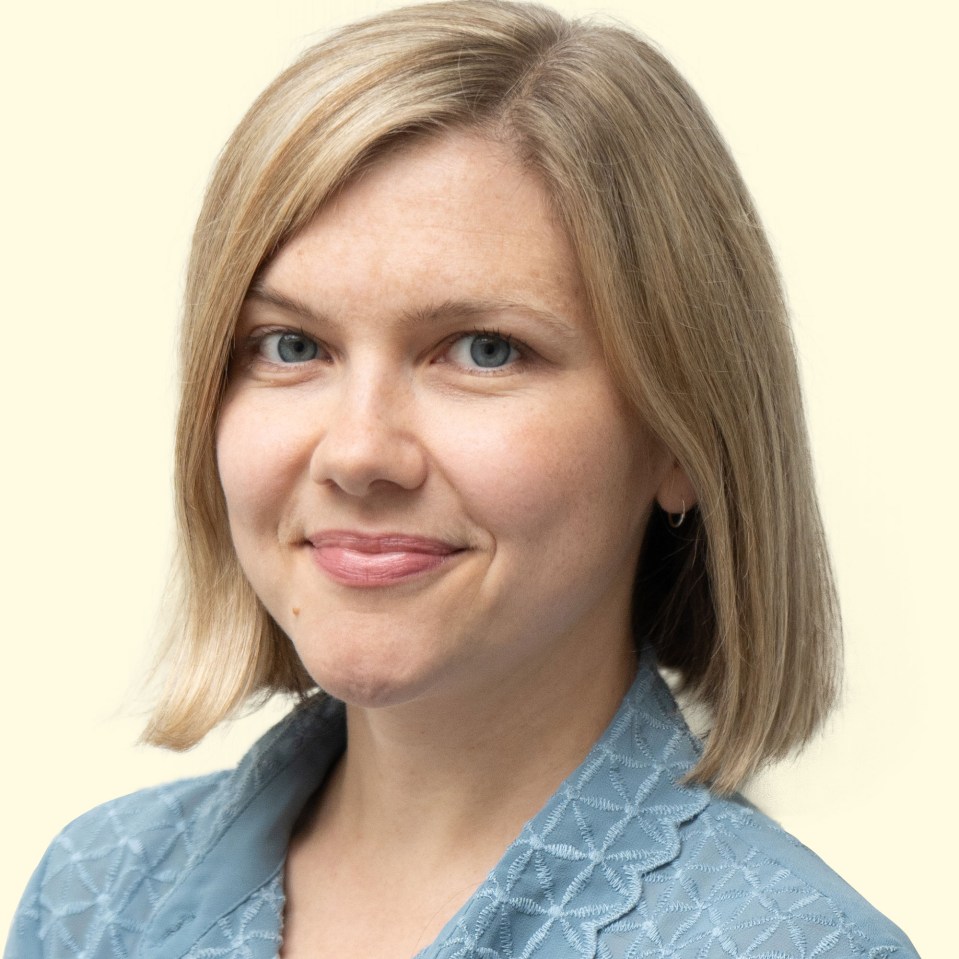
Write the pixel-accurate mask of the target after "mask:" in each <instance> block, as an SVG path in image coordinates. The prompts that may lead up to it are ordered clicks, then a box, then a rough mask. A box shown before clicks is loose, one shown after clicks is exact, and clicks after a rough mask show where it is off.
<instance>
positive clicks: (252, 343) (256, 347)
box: [243, 326, 530, 376]
mask: <svg viewBox="0 0 959 959" xmlns="http://www.w3.org/2000/svg"><path fill="white" fill-rule="evenodd" d="M284 334H292V335H293V336H301V337H303V339H305V340H308V341H309V342H311V343H315V344H316V346H317V348H318V349H319V351H320V353H321V354H322V353H325V352H326V351H325V349H324V347H323V344H322V342H320V341H319V340H317V339H316V338H315V337H313V336H310V334H309V333H307V332H306V331H305V330H303V329H302V328H300V327H291V326H277V327H270V328H267V329H262V330H259V331H257V332H256V333H253V334H251V335H250V336H248V337H247V338H246V341H245V343H244V349H243V352H244V353H245V354H246V356H247V357H248V358H249V363H250V365H252V364H254V363H257V362H260V363H266V364H267V365H269V366H271V367H274V368H276V369H295V368H296V367H297V366H305V365H307V363H312V362H315V361H317V360H321V359H322V356H317V357H315V358H313V359H311V360H306V361H304V362H303V363H276V362H274V361H273V360H269V359H267V358H266V357H264V356H263V353H262V350H263V344H264V343H265V342H266V340H268V339H269V338H270V337H271V336H283V335H284ZM483 336H485V337H490V338H492V339H498V340H502V341H503V342H504V343H506V344H507V346H509V348H510V351H511V352H512V351H514V350H515V351H516V353H517V354H518V357H517V358H516V359H515V360H514V361H513V362H512V363H509V364H507V365H506V366H501V367H490V368H489V369H485V370H484V369H482V368H479V367H475V368H471V369H470V370H469V372H470V373H471V374H472V375H475V376H496V375H501V374H502V373H504V372H505V371H506V370H513V369H515V368H516V367H518V366H521V365H524V364H525V363H526V362H528V358H529V353H530V350H529V348H528V347H527V346H526V344H525V343H523V342H521V341H520V340H517V339H516V338H515V337H514V336H512V335H510V334H509V333H504V332H502V331H501V330H498V329H495V328H488V327H482V328H478V329H474V330H464V331H462V332H459V333H455V334H454V335H452V336H450V337H448V338H447V339H446V340H445V341H444V346H443V351H442V355H443V356H445V355H447V354H448V353H449V352H450V350H451V349H452V348H453V346H455V344H457V343H459V342H460V341H461V340H465V339H468V338H469V337H483Z"/></svg>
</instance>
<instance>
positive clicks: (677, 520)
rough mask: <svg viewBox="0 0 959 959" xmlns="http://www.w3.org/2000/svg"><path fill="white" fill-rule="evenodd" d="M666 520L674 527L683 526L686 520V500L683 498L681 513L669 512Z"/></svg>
mask: <svg viewBox="0 0 959 959" xmlns="http://www.w3.org/2000/svg"><path fill="white" fill-rule="evenodd" d="M666 522H667V523H669V525H670V526H671V527H672V528H673V529H679V527H680V526H682V525H683V523H685V522H686V500H683V511H682V512H681V513H679V514H676V513H667V514H666Z"/></svg>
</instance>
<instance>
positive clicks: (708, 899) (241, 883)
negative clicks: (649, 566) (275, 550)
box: [5, 663, 916, 959]
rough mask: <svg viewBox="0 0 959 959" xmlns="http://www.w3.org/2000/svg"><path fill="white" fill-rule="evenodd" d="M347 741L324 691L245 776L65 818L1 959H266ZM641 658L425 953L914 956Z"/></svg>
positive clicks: (337, 710) (268, 742)
mask: <svg viewBox="0 0 959 959" xmlns="http://www.w3.org/2000/svg"><path fill="white" fill-rule="evenodd" d="M344 743H345V722H344V718H343V707H342V704H339V703H337V702H335V701H333V700H330V699H325V698H323V697H316V698H315V699H313V700H310V701H309V702H307V703H305V704H303V705H302V706H300V707H299V708H297V709H296V710H294V711H293V712H292V713H291V714H290V716H288V717H287V718H286V719H285V720H284V721H283V722H281V723H280V724H279V725H278V726H276V727H274V729H273V730H271V731H270V732H269V733H267V734H266V736H264V737H263V738H262V739H261V740H260V741H259V742H258V743H257V744H256V745H255V746H254V747H253V749H252V750H251V751H250V752H249V754H248V755H247V756H246V757H245V759H244V760H243V761H242V763H241V764H240V765H239V766H238V767H237V768H236V769H235V770H234V771H232V772H229V773H218V774H214V775H211V776H205V777H201V778H198V779H192V780H186V781H183V782H179V783H174V784H172V785H168V786H161V787H159V788H154V789H147V790H144V791H142V792H139V793H134V794H133V795H131V796H126V797H124V798H122V799H118V800H115V801H113V802H111V803H107V804H106V805H104V806H100V807H99V808H97V809H94V810H93V811H92V812H89V813H87V814H86V815H85V816H82V817H80V818H79V819H78V820H76V821H75V822H74V823H72V824H71V825H70V826H68V827H67V828H66V829H65V830H64V831H63V832H62V833H61V834H60V835H59V836H58V837H57V838H56V839H55V840H54V841H53V843H52V844H51V846H50V848H49V850H48V851H47V853H46V855H45V856H44V859H43V861H42V862H41V863H40V865H39V866H38V868H37V870H36V873H35V874H34V876H33V878H32V880H31V882H30V884H29V886H28V887H27V890H26V892H25V894H24V897H23V902H22V903H21V906H20V909H19V911H18V912H17V915H16V917H15V919H14V925H13V929H12V931H11V936H10V940H9V943H8V946H7V950H6V952H5V956H6V957H7V959H40V957H43V959H66V957H69V959H121V957H123V959H126V957H138V959H161V957H162V959H178V957H190V959H213V957H220V956H223V957H240V959H272V957H275V956H276V954H277V951H278V949H279V944H280V935H281V927H282V917H283V904H284V896H283V886H282V879H283V864H284V859H285V853H286V848H287V845H288V841H289V836H290V832H291V830H292V828H293V824H294V823H295V821H296V818H297V816H298V814H299V812H300V811H301V810H302V808H303V806H304V804H305V803H306V801H307V800H308V798H309V796H310V795H311V794H312V793H313V791H314V790H315V789H316V788H317V786H318V785H319V784H320V783H321V782H322V779H323V777H324V776H325V775H326V772H327V771H328V770H329V768H330V767H331V765H332V764H333V763H334V762H335V760H336V758H337V757H338V756H339V754H340V752H341V751H342V749H343V748H344ZM698 748H699V746H698V743H697V742H696V740H695V739H694V738H693V737H692V736H691V735H690V733H689V731H688V730H687V728H686V726H685V724H684V723H683V720H682V718H681V717H680V715H679V712H678V710H677V708H676V705H675V703H674V701H673V699H672V697H671V696H670V694H669V691H668V690H667V689H666V687H665V685H664V684H663V682H662V680H661V679H660V678H659V676H658V674H657V673H656V671H655V669H654V668H652V666H651V665H649V664H645V663H644V664H643V665H642V667H641V669H640V672H639V675H638V677H637V680H636V682H635V683H634V685H633V687H632V689H631V690H630V692H629V694H628V695H627V697H626V699H625V700H624V702H623V704H622V706H621V707H620V709H619V711H618V712H617V714H616V716H615V717H614V719H613V721H612V723H611V724H610V726H609V728H608V729H607V731H606V732H605V733H604V735H603V737H602V738H601V739H600V740H599V741H598V742H597V743H596V745H595V746H594V747H593V749H592V750H591V751H590V753H589V755H588V756H587V757H586V759H585V761H584V762H583V764H582V765H581V766H580V767H579V768H578V769H577V770H576V771H575V772H574V773H573V774H572V775H571V776H570V777H569V778H568V779H567V780H566V781H565V782H564V783H563V784H562V785H561V786H560V788H559V789H558V790H557V792H556V793H555V794H554V796H553V797H552V798H551V799H550V801H549V802H548V803H547V804H546V806H545V807H544V808H543V809H542V810H541V811H540V812H539V813H538V814H537V815H536V816H535V817H534V818H533V819H532V820H530V822H529V823H527V824H526V826H525V827H524V828H523V831H522V833H521V834H520V836H519V837H518V839H517V840H516V841H515V842H514V843H513V844H512V845H511V846H510V847H509V848H508V849H507V850H506V852H505V854H504V856H503V858H502V860H501V861H500V862H499V864H498V865H497V866H496V867H495V868H494V869H493V871H492V872H491V873H490V875H489V876H488V877H487V879H486V881H485V882H484V883H483V884H482V885H481V886H480V887H479V889H477V891H476V892H475V893H474V894H473V896H472V897H471V898H470V900H469V901H468V902H467V903H466V904H465V905H464V906H463V908H462V909H461V910H460V911H459V912H458V913H457V915H456V916H454V917H453V918H452V919H451V920H450V922H449V923H448V924H447V925H446V927H445V928H444V929H443V931H442V932H441V933H440V935H439V937H438V938H437V940H436V941H435V942H434V943H433V944H432V945H431V946H429V947H428V948H426V949H424V950H423V951H422V952H421V953H419V959H454V957H456V959H461V957H462V959H466V957H470V959H521V957H536V959H574V957H575V959H578V957H597V959H614V957H615V959H646V957H657V959H666V957H674V959H736V957H743V959H745V957H751V959H853V957H862V959H867V957H868V959H888V957H896V959H916V952H915V950H914V949H913V948H912V946H911V945H910V943H909V941H908V939H907V938H906V937H905V936H904V935H903V934H902V932H900V931H899V930H898V929H897V928H896V927H895V926H894V925H893V924H892V923H890V922H889V921H888V920H887V919H885V918H884V917H882V916H881V915H880V914H879V913H877V912H876V911H875V910H874V909H873V908H872V907H871V906H869V904H868V903H866V902H865V901H864V900H863V899H862V898H861V897H860V896H858V895H857V893H855V892H854V891H853V890H852V889H851V888H850V887H849V886H847V885H846V884H845V883H844V882H843V881H842V880H841V879H840V878H839V877H838V876H837V875H836V874H835V873H833V872H832V871H831V870H830V869H829V868H828V867H827V866H826V865H825V864H824V863H823V862H822V861H821V860H819V859H818V858H817V857H816V856H815V855H813V853H811V852H810V851H809V850H808V849H806V848H805V847H804V846H802V845H801V844H800V843H798V842H797V841H796V840H795V839H793V838H792V837H791V836H789V835H788V834H786V833H785V832H783V831H782V830H781V829H780V828H779V827H778V826H777V825H776V824H775V823H773V822H772V821H771V820H769V819H768V818H767V817H765V816H763V815H762V814H761V813H759V812H757V811H756V810H755V809H753V808H752V807H750V806H749V805H748V804H747V803H745V802H744V801H742V800H738V799H721V798H718V797H715V796H713V795H711V794H710V793H709V791H708V790H706V789H704V788H702V787H687V786H682V785H679V780H681V778H682V776H683V775H684V773H685V772H687V771H688V770H689V769H690V768H691V767H692V766H693V765H694V764H695V762H696V758H697V755H698Z"/></svg>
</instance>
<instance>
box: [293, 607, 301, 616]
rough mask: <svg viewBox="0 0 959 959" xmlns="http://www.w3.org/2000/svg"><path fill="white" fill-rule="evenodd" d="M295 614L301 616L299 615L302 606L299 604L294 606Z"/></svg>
mask: <svg viewBox="0 0 959 959" xmlns="http://www.w3.org/2000/svg"><path fill="white" fill-rule="evenodd" d="M293 615H294V616H299V615H300V607H299V606H294V607H293Z"/></svg>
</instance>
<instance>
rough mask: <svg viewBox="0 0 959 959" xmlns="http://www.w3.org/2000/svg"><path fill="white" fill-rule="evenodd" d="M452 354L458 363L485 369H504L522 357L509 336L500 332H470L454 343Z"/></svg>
mask: <svg viewBox="0 0 959 959" xmlns="http://www.w3.org/2000/svg"><path fill="white" fill-rule="evenodd" d="M451 354H452V356H453V358H454V359H455V360H456V362H457V363H461V364H462V365H463V366H466V367H469V366H473V367H476V368H479V369H483V370H497V369H502V368H503V367H504V366H507V365H508V364H510V363H515V362H516V361H517V360H518V359H519V358H520V354H519V351H518V350H517V349H516V347H514V346H513V344H512V342H511V341H510V339H509V337H506V336H501V335H500V334H499V333H468V334H466V335H465V336H462V337H460V338H459V339H458V340H457V341H456V342H455V343H454V344H453V349H452V350H451Z"/></svg>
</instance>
